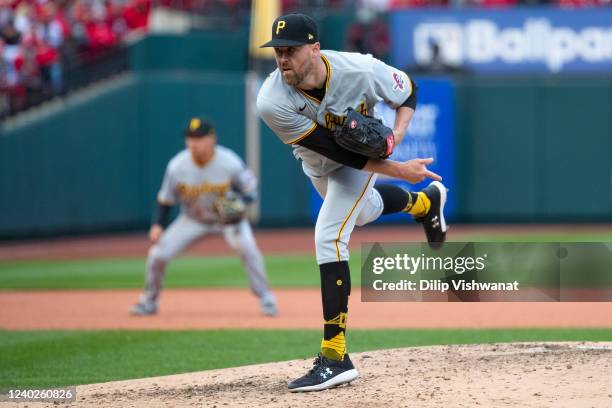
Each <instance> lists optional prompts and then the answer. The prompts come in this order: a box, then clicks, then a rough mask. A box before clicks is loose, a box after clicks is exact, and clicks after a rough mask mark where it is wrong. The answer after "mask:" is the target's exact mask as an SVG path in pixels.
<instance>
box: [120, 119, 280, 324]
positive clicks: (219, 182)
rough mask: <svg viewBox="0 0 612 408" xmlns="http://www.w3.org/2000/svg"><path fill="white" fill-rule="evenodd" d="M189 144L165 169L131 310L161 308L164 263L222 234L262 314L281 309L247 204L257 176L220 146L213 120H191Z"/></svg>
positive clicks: (144, 311) (139, 312) (143, 311)
mask: <svg viewBox="0 0 612 408" xmlns="http://www.w3.org/2000/svg"><path fill="white" fill-rule="evenodd" d="M185 136H186V137H185V143H186V145H187V149H185V150H183V151H181V152H180V153H178V154H177V155H176V156H174V157H173V158H172V159H171V160H170V162H169V163H168V166H167V168H166V173H165V175H164V180H163V182H162V186H161V189H160V191H159V193H158V196H157V201H158V208H157V211H156V215H155V218H154V220H153V225H152V226H151V229H150V231H149V239H150V240H151V242H152V243H153V244H154V245H153V246H152V247H151V249H150V250H149V255H148V258H147V270H146V277H145V285H146V286H145V291H144V293H143V294H142V296H141V297H140V301H139V303H138V304H136V305H135V306H134V307H132V309H131V313H132V314H135V315H151V314H155V313H157V308H158V300H159V295H160V292H161V289H162V282H163V279H164V275H165V273H166V265H167V264H168V262H170V261H171V260H172V259H174V258H175V257H176V256H178V255H179V254H180V253H181V252H182V251H183V250H184V249H185V248H186V247H187V246H189V245H190V244H192V243H193V242H194V241H196V240H198V239H200V238H202V237H204V236H206V235H208V234H216V233H222V234H223V236H224V238H225V240H226V241H227V243H228V244H229V245H230V247H232V248H233V249H234V250H235V251H236V252H238V253H239V254H240V257H241V259H242V263H243V264H244V266H245V269H246V272H247V274H248V276H249V282H250V286H251V290H252V291H253V293H254V294H255V295H256V296H257V297H258V298H259V301H260V307H261V311H262V313H263V314H264V315H267V316H275V315H276V314H277V307H276V299H275V297H274V295H273V294H272V292H271V291H270V288H269V286H268V281H267V277H266V272H265V270H264V262H263V257H262V255H261V252H260V251H259V249H258V248H257V244H256V242H255V238H254V237H253V233H252V231H251V225H250V224H249V221H248V220H247V219H246V210H247V206H248V205H249V204H250V203H252V202H253V201H254V200H255V199H256V189H257V180H256V179H255V176H254V175H253V173H252V172H251V171H250V170H249V169H248V168H246V167H245V164H244V162H243V161H242V160H241V159H240V157H238V155H236V153H234V152H233V151H231V150H230V149H227V148H225V147H223V146H219V145H217V144H216V143H217V137H216V134H215V131H214V129H213V127H212V125H211V124H210V123H208V122H204V121H202V120H201V119H199V118H193V119H191V121H190V123H189V127H188V129H187V130H186V135H185ZM176 203H180V205H181V211H180V214H179V216H178V217H177V218H176V220H174V222H172V224H171V225H170V226H169V227H168V229H166V230H164V227H163V226H164V225H166V223H167V220H168V216H169V213H170V210H171V208H172V206H174V205H175V204H176Z"/></svg>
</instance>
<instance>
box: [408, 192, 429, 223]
mask: <svg viewBox="0 0 612 408" xmlns="http://www.w3.org/2000/svg"><path fill="white" fill-rule="evenodd" d="M409 194H410V195H411V200H410V202H409V203H408V205H406V208H404V209H403V210H402V211H403V212H407V213H409V214H412V215H413V216H414V217H415V218H422V217H424V216H426V215H427V213H428V212H429V209H430V208H431V200H430V199H429V197H427V196H426V195H425V193H423V192H421V191H419V192H418V193H416V194H415V193H409Z"/></svg>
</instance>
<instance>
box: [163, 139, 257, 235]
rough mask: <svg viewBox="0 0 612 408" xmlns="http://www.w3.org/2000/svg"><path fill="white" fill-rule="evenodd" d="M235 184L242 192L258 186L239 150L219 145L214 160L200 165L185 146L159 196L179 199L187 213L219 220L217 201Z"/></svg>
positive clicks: (169, 168) (208, 220)
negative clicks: (239, 155)
mask: <svg viewBox="0 0 612 408" xmlns="http://www.w3.org/2000/svg"><path fill="white" fill-rule="evenodd" d="M232 187H233V188H234V189H237V190H238V191H239V192H241V193H243V194H250V193H252V192H254V190H255V189H256V188H257V182H256V179H255V176H254V175H253V173H252V172H251V171H250V170H249V169H248V168H246V167H245V164H244V162H243V161H242V159H241V158H240V157H238V155H237V154H236V153H234V152H233V151H231V150H230V149H227V148H225V147H223V146H219V145H217V146H216V147H215V154H214V156H213V158H212V160H211V161H210V162H209V163H208V164H207V165H206V166H204V167H199V166H198V165H197V164H196V163H195V162H194V161H193V159H192V158H191V154H190V153H189V150H187V149H185V150H183V151H181V152H179V153H178V154H177V155H176V156H174V157H173V158H172V159H171V160H170V162H169V163H168V166H167V168H166V173H165V175H164V180H163V182H162V186H161V189H160V190H159V193H158V194H157V200H158V201H159V202H160V203H162V204H167V205H175V204H177V203H180V205H181V211H182V212H183V213H184V214H186V215H188V216H189V217H191V218H193V219H194V220H196V221H199V222H202V223H206V224H214V223H217V222H219V216H218V215H217V214H216V212H215V211H214V203H215V201H216V200H217V198H218V197H220V196H223V195H225V194H226V193H227V192H228V191H229V190H230V189H231V188H232Z"/></svg>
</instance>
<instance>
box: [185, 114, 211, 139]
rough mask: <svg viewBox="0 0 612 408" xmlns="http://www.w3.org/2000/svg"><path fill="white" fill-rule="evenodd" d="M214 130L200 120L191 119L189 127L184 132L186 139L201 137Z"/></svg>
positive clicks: (206, 122) (207, 123) (209, 124)
mask: <svg viewBox="0 0 612 408" xmlns="http://www.w3.org/2000/svg"><path fill="white" fill-rule="evenodd" d="M214 131H215V128H214V127H213V125H212V123H210V122H208V121H204V120H202V119H200V118H191V120H190V121H189V127H187V129H186V130H185V136H187V137H202V136H207V135H209V134H211V133H214Z"/></svg>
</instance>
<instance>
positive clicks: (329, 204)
mask: <svg viewBox="0 0 612 408" xmlns="http://www.w3.org/2000/svg"><path fill="white" fill-rule="evenodd" d="M321 54H322V59H323V62H324V63H325V65H326V67H327V79H326V83H325V96H324V97H323V100H322V101H321V102H319V101H318V100H316V99H315V98H312V97H311V96H310V95H307V94H306V93H304V92H302V91H301V90H299V89H298V88H295V87H293V86H290V85H287V84H285V83H284V82H283V79H282V75H281V73H280V72H279V70H278V69H277V70H275V71H274V72H273V73H272V74H271V75H270V76H269V77H268V78H267V80H266V81H265V82H264V84H263V85H262V87H261V90H260V91H259V95H258V97H257V108H258V110H259V113H260V115H261V117H262V118H263V120H264V121H265V122H266V124H267V125H268V126H269V127H270V128H271V129H272V130H273V131H274V133H276V135H277V136H278V137H279V138H280V139H281V140H282V141H283V142H284V143H286V144H291V145H293V148H294V150H293V154H294V155H295V157H296V158H298V159H300V160H302V168H303V170H304V173H306V175H307V176H308V177H309V178H310V180H311V181H312V184H313V185H314V187H315V188H316V190H317V191H318V192H319V194H320V195H321V196H322V197H323V198H324V200H323V205H322V206H321V210H320V211H319V215H318V217H317V224H316V226H315V245H316V255H317V262H318V263H319V264H324V263H328V262H337V261H343V260H348V259H349V251H348V243H349V240H350V235H351V233H352V231H353V229H354V227H355V225H365V224H367V223H369V222H372V221H374V220H375V219H377V218H378V217H379V216H380V215H381V213H382V210H383V201H382V198H381V196H380V194H379V193H378V191H376V189H374V188H373V186H374V183H375V182H376V177H377V175H376V174H370V173H367V172H365V171H362V170H357V169H354V168H351V167H348V166H343V165H341V164H340V163H337V162H335V161H334V160H331V159H329V158H327V157H324V156H323V155H321V154H319V153H317V152H314V151H312V150H310V149H308V148H306V147H303V146H299V145H295V143H297V142H299V141H300V140H302V139H303V138H305V137H308V136H309V135H310V134H311V133H312V132H313V131H314V129H315V128H316V125H317V124H319V125H321V126H324V127H326V128H327V129H330V130H333V129H334V128H335V127H336V126H339V125H342V124H343V123H344V120H345V118H346V116H345V110H346V109H347V108H348V107H352V108H354V109H356V110H358V111H359V112H361V113H364V114H376V112H375V109H374V107H375V105H377V104H379V105H382V104H386V105H388V106H390V107H391V108H393V109H395V108H397V107H398V106H400V105H401V104H403V103H404V102H405V101H406V99H408V97H409V96H410V95H412V87H411V83H410V80H409V78H408V76H407V75H406V74H405V73H404V72H402V71H400V70H398V69H395V68H393V67H390V66H389V65H386V64H385V63H383V62H381V61H379V60H377V59H375V58H373V57H372V56H371V55H363V54H356V53H347V52H337V51H321ZM393 119H394V118H393ZM387 125H388V126H390V127H393V125H394V124H393V123H387Z"/></svg>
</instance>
